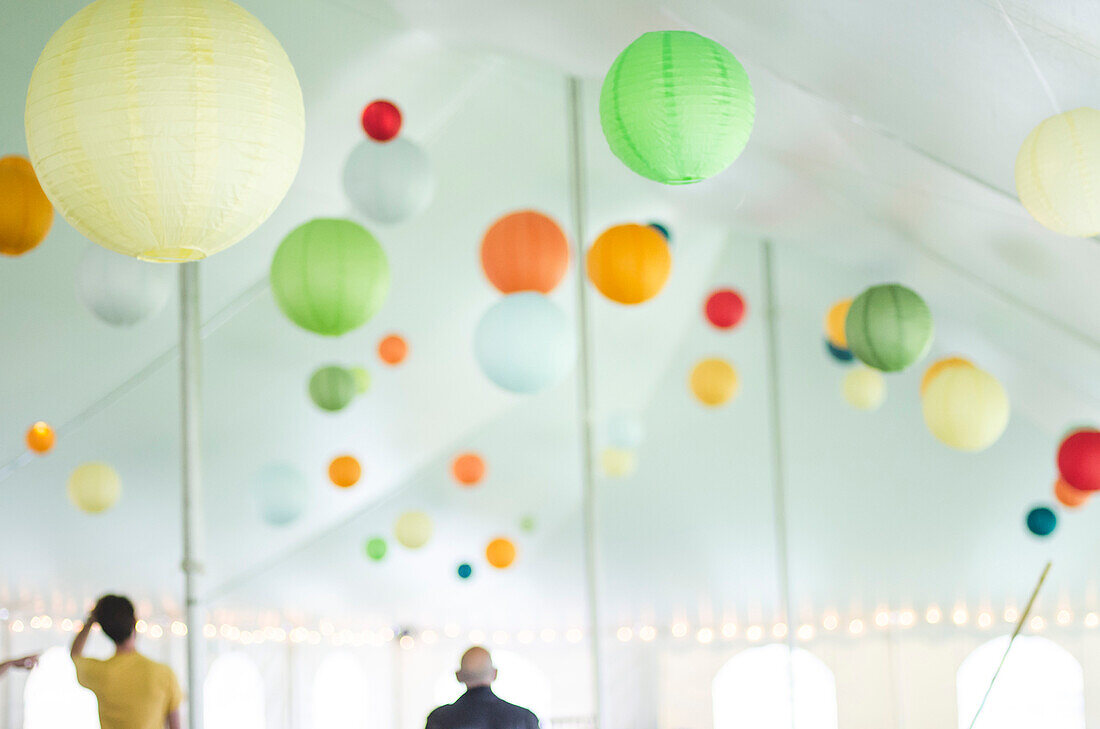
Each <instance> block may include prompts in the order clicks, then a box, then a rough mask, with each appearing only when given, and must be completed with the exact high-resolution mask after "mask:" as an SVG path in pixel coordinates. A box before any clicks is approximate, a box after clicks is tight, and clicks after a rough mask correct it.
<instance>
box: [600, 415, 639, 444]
mask: <svg viewBox="0 0 1100 729" xmlns="http://www.w3.org/2000/svg"><path fill="white" fill-rule="evenodd" d="M644 437H645V430H644V428H643V427H642V421H641V419H640V418H638V416H637V415H634V414H633V413H612V414H611V417H609V418H608V419H607V444H608V445H609V446H611V447H612V448H621V449H624V450H634V449H635V448H637V447H638V446H640V445H641V444H642V438H644Z"/></svg>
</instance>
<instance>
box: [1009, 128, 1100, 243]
mask: <svg viewBox="0 0 1100 729" xmlns="http://www.w3.org/2000/svg"><path fill="white" fill-rule="evenodd" d="M1098 185H1100V110H1097V109H1090V108H1088V107H1084V108H1081V109H1074V110H1073V111H1067V112H1064V113H1062V114H1056V115H1055V116H1052V117H1050V118H1049V119H1047V120H1045V121H1043V122H1042V123H1041V124H1039V126H1037V127H1035V128H1034V129H1032V130H1031V134H1028V135H1027V139H1025V140H1024V143H1023V146H1021V147H1020V153H1019V154H1018V155H1017V156H1016V193H1017V194H1018V195H1019V196H1020V202H1021V203H1022V204H1023V206H1024V207H1025V208H1027V211H1028V212H1029V213H1031V216H1032V217H1033V218H1035V219H1036V220H1037V221H1039V223H1040V224H1042V225H1044V226H1046V227H1047V228H1050V229H1051V230H1053V231H1055V232H1056V233H1062V234H1063V235H1074V236H1081V237H1088V236H1092V235H1097V234H1100V188H1098Z"/></svg>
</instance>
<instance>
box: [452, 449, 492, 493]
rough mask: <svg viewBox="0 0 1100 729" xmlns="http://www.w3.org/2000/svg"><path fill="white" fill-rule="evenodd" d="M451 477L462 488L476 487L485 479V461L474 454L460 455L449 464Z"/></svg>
mask: <svg viewBox="0 0 1100 729" xmlns="http://www.w3.org/2000/svg"><path fill="white" fill-rule="evenodd" d="M451 475H452V476H454V479H455V481H457V482H458V483H460V484H462V485H463V486H476V485H477V484H479V483H481V479H483V478H485V461H484V460H482V458H481V456H479V455H478V454H476V453H461V454H459V455H458V456H455V459H454V460H453V461H452V462H451Z"/></svg>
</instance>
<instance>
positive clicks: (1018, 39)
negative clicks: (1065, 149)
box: [996, 0, 1062, 114]
mask: <svg viewBox="0 0 1100 729" xmlns="http://www.w3.org/2000/svg"><path fill="white" fill-rule="evenodd" d="M996 2H997V7H998V8H999V9H1000V11H1001V17H1002V18H1004V19H1005V23H1007V24H1008V28H1009V30H1011V31H1012V35H1013V36H1015V37H1016V42H1017V43H1019V44H1020V50H1022V51H1023V52H1024V57H1025V58H1027V62H1028V63H1029V64H1031V70H1032V71H1034V72H1035V77H1036V78H1038V79H1039V84H1040V85H1041V86H1042V87H1043V91H1045V92H1046V95H1047V98H1048V99H1050V105H1051V106H1052V107H1054V113H1055V114H1061V113H1062V107H1061V106H1059V105H1058V99H1056V98H1054V91H1053V90H1052V89H1051V88H1050V83H1048V82H1047V77H1046V76H1044V75H1043V72H1042V71H1041V70H1040V69H1039V64H1038V63H1036V62H1035V56H1033V55H1031V49H1030V48H1028V47H1027V43H1025V42H1024V38H1023V36H1021V35H1020V31H1019V30H1017V29H1016V24H1015V23H1014V22H1012V17H1011V16H1009V14H1008V11H1007V10H1005V6H1004V4H1003V3H1002V2H1001V0H996Z"/></svg>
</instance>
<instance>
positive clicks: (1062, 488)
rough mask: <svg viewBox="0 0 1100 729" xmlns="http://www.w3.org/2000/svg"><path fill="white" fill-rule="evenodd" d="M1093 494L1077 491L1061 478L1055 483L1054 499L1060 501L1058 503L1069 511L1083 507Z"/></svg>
mask: <svg viewBox="0 0 1100 729" xmlns="http://www.w3.org/2000/svg"><path fill="white" fill-rule="evenodd" d="M1090 495H1091V492H1089V491H1081V490H1080V489H1075V488H1073V487H1072V486H1070V485H1069V484H1068V483H1066V481H1065V479H1062V478H1059V479H1057V480H1056V481H1055V482H1054V498H1056V499H1058V503H1059V504H1061V505H1062V506H1065V507H1067V508H1069V509H1076V508H1077V507H1079V506H1083V505H1084V504H1085V503H1086V502H1087V501H1088V500H1089V496H1090Z"/></svg>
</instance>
